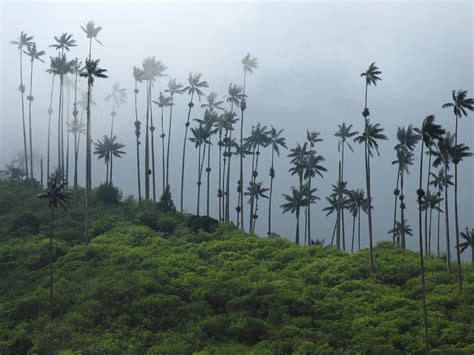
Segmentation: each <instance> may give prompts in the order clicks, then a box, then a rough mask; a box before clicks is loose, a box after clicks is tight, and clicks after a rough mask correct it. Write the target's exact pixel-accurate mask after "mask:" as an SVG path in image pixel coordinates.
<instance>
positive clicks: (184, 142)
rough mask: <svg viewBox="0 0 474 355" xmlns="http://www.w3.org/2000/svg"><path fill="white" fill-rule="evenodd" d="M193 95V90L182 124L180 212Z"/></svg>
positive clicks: (181, 208)
mask: <svg viewBox="0 0 474 355" xmlns="http://www.w3.org/2000/svg"><path fill="white" fill-rule="evenodd" d="M193 97H194V92H193V93H192V94H191V100H190V101H189V104H188V107H189V109H188V118H187V119H186V123H185V124H184V125H185V127H186V130H185V131H184V141H183V161H182V163H181V199H180V210H181V213H182V212H183V198H184V167H185V162H186V142H187V140H188V129H189V118H190V117H191V109H192V108H193V106H194V104H193Z"/></svg>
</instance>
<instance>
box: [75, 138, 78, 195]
mask: <svg viewBox="0 0 474 355" xmlns="http://www.w3.org/2000/svg"><path fill="white" fill-rule="evenodd" d="M78 157H79V147H78V144H77V133H76V132H74V188H75V189H77V159H78Z"/></svg>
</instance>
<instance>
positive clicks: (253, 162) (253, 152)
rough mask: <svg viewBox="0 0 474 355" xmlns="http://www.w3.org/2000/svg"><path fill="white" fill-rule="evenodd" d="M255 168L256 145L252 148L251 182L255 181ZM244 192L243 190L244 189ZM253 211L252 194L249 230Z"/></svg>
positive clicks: (251, 198)
mask: <svg viewBox="0 0 474 355" xmlns="http://www.w3.org/2000/svg"><path fill="white" fill-rule="evenodd" d="M254 170H255V146H254V147H253V149H252V174H251V176H250V182H252V181H253V172H254ZM242 192H243V191H242ZM252 211H253V197H252V195H251V196H250V213H249V230H252V220H253V218H252Z"/></svg>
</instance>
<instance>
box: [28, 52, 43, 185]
mask: <svg viewBox="0 0 474 355" xmlns="http://www.w3.org/2000/svg"><path fill="white" fill-rule="evenodd" d="M23 53H25V54H26V55H28V56H29V57H30V62H31V67H30V94H29V95H28V96H27V97H26V99H27V100H28V122H29V123H28V124H29V130H30V137H29V138H30V139H29V140H30V177H29V178H30V179H31V180H33V138H32V137H33V133H32V128H31V103H32V102H33V63H34V62H35V60H39V61H40V62H42V63H44V60H43V59H41V57H42V56H43V55H44V54H45V52H44V51H38V49H37V48H36V44H35V43H32V44H31V45H30V46H28V47H27V50H26V51H23Z"/></svg>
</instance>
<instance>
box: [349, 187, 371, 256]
mask: <svg viewBox="0 0 474 355" xmlns="http://www.w3.org/2000/svg"><path fill="white" fill-rule="evenodd" d="M346 196H347V208H348V209H349V212H350V213H351V215H352V243H351V252H354V237H355V220H356V218H357V219H358V222H357V240H358V249H359V250H360V215H361V211H364V212H366V213H367V207H368V201H367V199H366V198H365V194H364V190H361V189H356V190H348V191H346Z"/></svg>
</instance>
